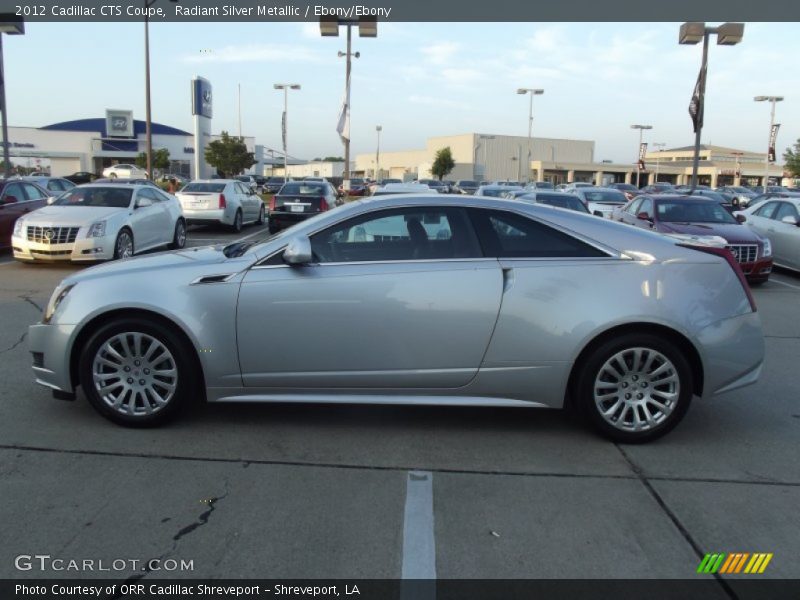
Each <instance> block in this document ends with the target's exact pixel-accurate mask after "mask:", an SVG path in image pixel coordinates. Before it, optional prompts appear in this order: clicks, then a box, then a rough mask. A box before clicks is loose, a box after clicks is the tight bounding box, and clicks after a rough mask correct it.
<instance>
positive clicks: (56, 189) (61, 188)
mask: <svg viewBox="0 0 800 600" xmlns="http://www.w3.org/2000/svg"><path fill="white" fill-rule="evenodd" d="M22 181H29V182H31V183H35V184H36V185H38V186H39V187H40V188H42V189H44V190H46V191H47V193H48V195H50V196H60V195H61V194H63V193H64V192H66V191H68V190H71V189H72V188H74V187H75V184H74V183H72V182H71V181H70V180H68V179H64V178H62V177H48V176H46V175H45V176H33V175H31V176H28V177H23V178H22Z"/></svg>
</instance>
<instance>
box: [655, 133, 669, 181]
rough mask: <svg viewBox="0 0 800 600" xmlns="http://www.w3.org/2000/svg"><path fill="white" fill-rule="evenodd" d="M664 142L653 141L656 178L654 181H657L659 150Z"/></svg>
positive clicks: (663, 145) (662, 147) (659, 159)
mask: <svg viewBox="0 0 800 600" xmlns="http://www.w3.org/2000/svg"><path fill="white" fill-rule="evenodd" d="M665 146H666V144H665V143H664V142H653V148H655V149H656V151H657V153H656V180H655V183H658V167H659V164H660V162H661V151H662V150H663V149H664V147H665Z"/></svg>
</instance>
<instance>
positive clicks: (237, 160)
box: [206, 131, 256, 177]
mask: <svg viewBox="0 0 800 600" xmlns="http://www.w3.org/2000/svg"><path fill="white" fill-rule="evenodd" d="M206 162H207V163H208V164H210V165H211V166H212V167H216V169H217V171H218V172H219V173H220V175H222V176H223V177H232V176H234V175H238V174H239V173H241V172H242V171H244V170H245V169H247V168H249V167H252V166H253V165H254V164H256V158H255V155H254V154H253V153H252V152H248V151H247V146H246V145H245V143H244V139H243V138H240V137H236V136H230V135H228V132H227V131H223V132H222V135H221V136H220V139H218V140H214V141H213V142H211V143H210V144H209V145H208V146H206Z"/></svg>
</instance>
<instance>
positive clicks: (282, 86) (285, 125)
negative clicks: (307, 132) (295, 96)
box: [272, 83, 300, 183]
mask: <svg viewBox="0 0 800 600" xmlns="http://www.w3.org/2000/svg"><path fill="white" fill-rule="evenodd" d="M272 87H273V88H275V89H276V90H283V119H281V135H282V137H283V181H284V183H285V182H287V181H289V153H288V152H287V149H286V147H287V142H286V139H287V138H288V137H289V134H288V132H287V129H289V90H299V89H300V84H299V83H275V84H273V85H272Z"/></svg>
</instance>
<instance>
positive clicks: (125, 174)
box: [103, 164, 147, 179]
mask: <svg viewBox="0 0 800 600" xmlns="http://www.w3.org/2000/svg"><path fill="white" fill-rule="evenodd" d="M103 177H108V178H109V179H116V178H117V177H120V178H123V179H138V178H143V179H146V178H147V171H145V170H144V169H141V168H139V167H137V166H136V165H123V164H119V165H112V166H110V167H106V168H105V169H103Z"/></svg>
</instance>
